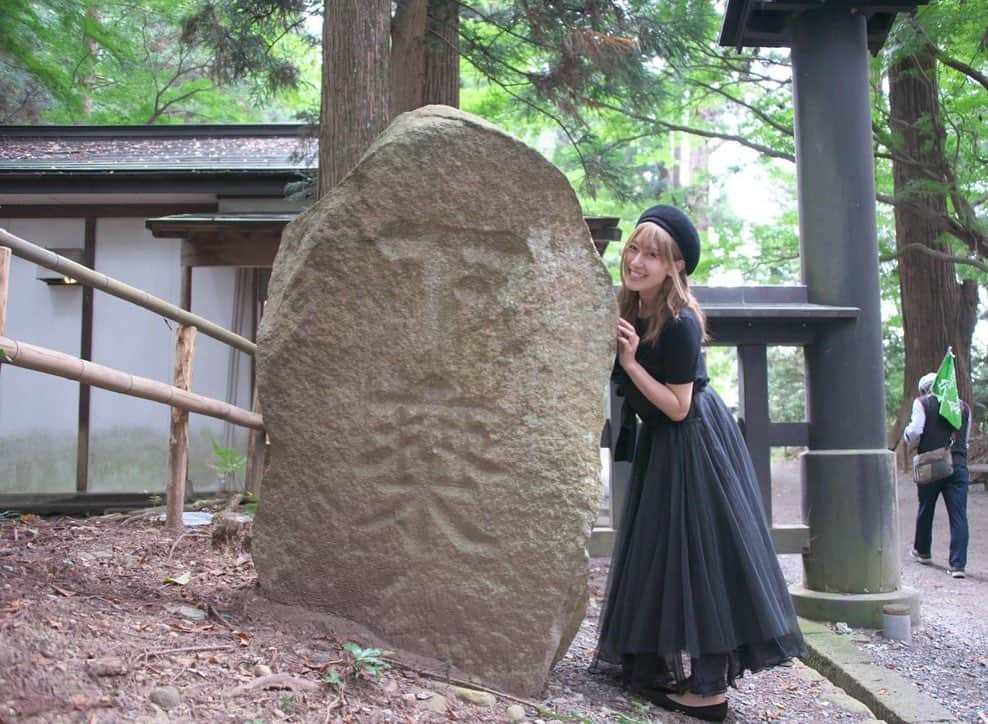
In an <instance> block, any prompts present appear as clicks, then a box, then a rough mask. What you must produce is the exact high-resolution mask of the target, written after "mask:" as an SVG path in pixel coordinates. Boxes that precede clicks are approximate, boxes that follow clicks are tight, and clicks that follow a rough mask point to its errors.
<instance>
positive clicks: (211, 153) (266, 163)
mask: <svg viewBox="0 0 988 724" xmlns="http://www.w3.org/2000/svg"><path fill="white" fill-rule="evenodd" d="M310 130H311V129H310V128H309V127H306V126H302V125H298V124H284V125H264V126H253V125H251V126H247V125H243V126H201V125H199V126H101V127H97V126H34V127H32V126H0V172H32V171H33V172H44V171H57V172H63V173H72V172H83V173H87V172H89V173H93V172H95V173H99V172H125V171H131V172H141V171H149V172H150V171H158V172H161V171H167V172H182V171H193V172H194V171H207V172H222V171H235V172H251V171H255V172H262V173H263V172H285V171H298V170H302V169H306V168H310V167H311V166H313V165H314V159H315V150H316V142H315V140H314V138H312V134H311V132H310Z"/></svg>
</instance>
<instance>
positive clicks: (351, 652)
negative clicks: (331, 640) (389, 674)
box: [322, 641, 391, 690]
mask: <svg viewBox="0 0 988 724" xmlns="http://www.w3.org/2000/svg"><path fill="white" fill-rule="evenodd" d="M343 650H344V651H346V653H347V655H348V656H347V659H348V660H347V665H346V667H345V668H343V669H337V668H335V667H333V668H330V669H328V670H327V671H326V673H325V674H324V675H323V678H322V681H323V683H324V684H327V685H329V686H333V687H336V688H337V689H340V690H342V689H343V688H344V687H345V686H346V682H347V681H348V680H349V679H354V680H356V679H373V680H375V681H378V680H380V678H381V676H382V674H383V673H384V672H385V671H387V670H388V669H390V668H391V664H389V663H388V662H387V661H385V660H384V659H383V658H382V651H381V649H375V648H366V649H365V648H362V647H361V646H360V645H359V644H355V643H353V642H352V641H349V642H347V643H345V644H343Z"/></svg>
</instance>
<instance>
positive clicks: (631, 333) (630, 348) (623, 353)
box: [617, 319, 641, 370]
mask: <svg viewBox="0 0 988 724" xmlns="http://www.w3.org/2000/svg"><path fill="white" fill-rule="evenodd" d="M639 342H641V339H640V338H639V337H638V332H636V331H635V327H634V325H633V324H631V323H630V322H629V321H628V320H626V319H618V326H617V349H618V362H620V363H621V366H622V367H624V368H625V369H626V370H627V368H628V367H630V366H631V365H632V364H634V361H635V353H636V352H637V351H638V343H639Z"/></svg>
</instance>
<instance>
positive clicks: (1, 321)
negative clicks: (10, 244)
mask: <svg viewBox="0 0 988 724" xmlns="http://www.w3.org/2000/svg"><path fill="white" fill-rule="evenodd" d="M9 279H10V249H8V248H7V247H5V246H0V336H3V328H4V325H5V324H6V323H7V283H8V280H9Z"/></svg>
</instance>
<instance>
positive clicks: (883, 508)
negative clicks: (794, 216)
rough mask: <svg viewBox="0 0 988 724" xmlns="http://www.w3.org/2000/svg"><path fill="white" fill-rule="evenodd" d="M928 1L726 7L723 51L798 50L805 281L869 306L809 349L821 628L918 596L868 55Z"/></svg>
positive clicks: (810, 495)
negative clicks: (908, 577) (901, 529)
mask: <svg viewBox="0 0 988 724" xmlns="http://www.w3.org/2000/svg"><path fill="white" fill-rule="evenodd" d="M925 2H926V0H884V1H881V0H880V1H877V2H875V1H870V0H728V4H727V8H726V11H725V14H724V24H723V27H722V29H721V36H720V43H721V45H727V46H731V47H734V48H737V49H739V50H740V49H741V48H742V47H754V46H769V47H789V48H791V49H792V67H793V102H794V105H795V131H796V170H797V178H798V182H797V183H798V194H799V237H800V256H801V258H802V277H803V282H804V284H805V285H806V287H807V292H808V296H809V301H810V302H811V303H816V304H824V305H834V306H848V307H857V308H858V309H859V314H858V316H857V318H856V319H854V320H853V321H848V322H846V323H844V324H834V325H829V326H828V327H827V328H826V329H825V330H823V332H822V334H821V336H820V337H819V338H818V340H817V341H816V343H815V344H813V345H811V346H808V347H807V348H806V353H805V354H806V368H807V393H806V396H807V412H808V415H807V418H808V421H809V446H808V447H809V450H808V451H807V452H805V453H803V455H802V458H801V467H802V488H803V522H804V523H806V524H807V525H808V526H809V528H810V542H809V544H808V545H807V546H806V547H805V548H804V550H803V585H801V586H794V587H793V590H792V593H793V598H794V600H795V603H796V610H797V611H798V612H799V613H800V614H801V615H803V616H806V617H807V618H811V619H818V620H830V621H845V622H847V623H849V624H851V625H857V626H871V627H876V626H880V625H881V608H882V606H883V605H885V604H889V603H900V604H901V603H904V604H907V605H908V606H909V607H910V609H911V611H912V615H913V621H914V622H915V621H917V620H918V613H919V596H918V594H917V592H916V591H914V590H911V589H906V588H903V587H902V586H901V585H900V554H901V552H900V550H899V535H898V507H897V499H896V481H895V462H894V457H893V454H892V453H891V452H890V451H889V450H888V449H887V442H886V431H885V389H884V384H885V380H884V374H883V370H882V344H881V340H882V330H881V315H880V309H879V303H880V297H879V279H878V241H877V231H876V226H875V172H874V156H873V153H872V125H871V104H870V102H869V85H868V80H869V76H868V52H869V50H870V51H871V52H873V53H876V52H878V50H879V49H880V48H881V46H882V44H883V43H884V42H885V38H886V36H887V34H888V31H889V28H890V27H891V25H892V21H893V20H894V19H895V15H896V13H898V12H908V11H912V10H914V9H915V7H916V6H917V5H921V4H924V3H925Z"/></svg>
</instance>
